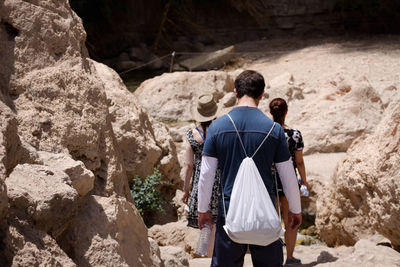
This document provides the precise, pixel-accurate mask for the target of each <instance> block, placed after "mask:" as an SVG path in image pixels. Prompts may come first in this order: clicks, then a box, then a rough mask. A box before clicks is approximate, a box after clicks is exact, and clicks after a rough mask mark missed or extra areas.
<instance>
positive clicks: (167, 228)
mask: <svg viewBox="0 0 400 267" xmlns="http://www.w3.org/2000/svg"><path fill="white" fill-rule="evenodd" d="M199 235H200V231H199V230H198V229H194V228H191V227H188V226H187V221H185V220H180V221H177V222H172V223H167V224H163V225H154V226H152V227H151V228H150V229H149V236H150V237H151V238H153V239H154V240H156V241H157V244H158V245H159V246H178V247H180V248H182V249H183V250H184V251H185V252H186V253H188V254H189V255H191V256H193V255H194V251H195V249H196V245H197V240H198V238H199Z"/></svg>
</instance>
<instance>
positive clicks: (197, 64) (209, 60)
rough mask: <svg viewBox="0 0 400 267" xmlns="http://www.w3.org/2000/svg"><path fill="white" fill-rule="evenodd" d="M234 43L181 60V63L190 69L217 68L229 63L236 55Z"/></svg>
mask: <svg viewBox="0 0 400 267" xmlns="http://www.w3.org/2000/svg"><path fill="white" fill-rule="evenodd" d="M234 51H235V47H234V46H233V45H231V46H229V47H226V48H224V49H221V50H217V51H214V52H209V53H204V54H202V55H200V56H197V57H193V58H189V59H186V60H184V61H182V62H179V65H180V66H181V67H183V68H185V69H186V70H188V71H204V70H216V69H219V68H221V67H223V66H224V65H225V64H227V63H228V62H229V61H230V60H231V59H232V58H233V56H234V53H233V52H234Z"/></svg>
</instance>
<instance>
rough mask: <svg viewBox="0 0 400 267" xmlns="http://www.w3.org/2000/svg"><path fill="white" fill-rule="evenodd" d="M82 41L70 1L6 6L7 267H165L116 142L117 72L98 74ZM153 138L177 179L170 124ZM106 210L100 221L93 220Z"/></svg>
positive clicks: (3, 227) (3, 145) (0, 138)
mask: <svg viewBox="0 0 400 267" xmlns="http://www.w3.org/2000/svg"><path fill="white" fill-rule="evenodd" d="M85 38H86V34H85V31H84V29H83V26H82V23H81V20H80V18H78V17H77V16H76V14H75V13H74V12H73V11H72V10H71V8H70V6H69V3H68V1H67V0H60V1H42V0H37V1H36V0H35V1H22V0H8V1H5V0H0V61H1V63H2V64H0V119H1V124H0V237H1V240H2V241H1V244H0V245H1V247H5V248H7V249H6V250H1V251H0V265H2V266H3V262H4V263H6V265H7V264H14V265H41V264H43V265H46V266H50V265H51V266H54V265H61V266H74V265H75V263H76V264H77V265H79V266H87V265H90V264H94V265H112V266H123V265H125V266H128V265H130V266H162V262H161V260H160V259H159V257H158V260H157V257H156V256H154V253H155V252H154V251H153V250H150V244H149V241H148V237H147V230H146V227H145V225H144V224H143V221H142V219H141V217H140V215H139V214H138V213H137V211H136V208H135V207H134V205H133V204H132V197H131V195H130V192H129V187H128V179H127V171H126V170H127V169H128V168H127V167H125V164H126V163H125V162H124V161H123V156H125V155H124V154H123V153H122V152H121V151H122V149H121V148H122V146H123V145H127V146H129V145H130V144H129V141H128V142H126V143H124V144H120V143H119V142H118V139H117V135H116V132H119V131H118V130H119V129H115V127H123V126H122V125H119V124H117V126H116V125H115V124H113V121H112V119H113V114H112V112H114V111H115V109H114V110H112V109H111V107H110V103H111V101H112V100H111V99H110V98H109V97H108V96H109V95H108V93H109V90H112V89H113V88H112V85H113V83H112V82H113V79H115V76H116V74H115V73H112V75H111V76H110V75H109V73H107V71H108V72H112V71H110V70H107V69H105V70H103V72H100V74H99V72H98V70H97V68H96V63H95V62H93V61H91V60H90V59H88V55H87V51H86V48H85V45H84V44H85ZM101 75H108V76H107V77H104V79H101ZM110 77H111V78H110ZM109 78H110V80H107V79H109ZM115 82H116V83H121V82H120V79H119V78H118V80H117V81H115ZM123 89H124V87H123V86H120V87H118V88H116V90H117V91H118V90H123ZM125 90H126V88H125ZM135 107H136V105H135ZM135 107H134V108H133V112H135ZM119 108H123V109H126V110H128V109H129V107H125V106H122V105H121V106H119ZM137 113H138V114H143V116H146V115H145V114H144V113H141V111H140V108H137ZM132 114H133V113H132ZM134 115H135V116H136V117H138V115H136V114H134ZM135 116H134V117H135ZM139 116H140V115H139ZM146 123H147V124H146V127H148V129H152V128H153V127H154V126H153V125H152V123H153V122H152V121H150V120H147V122H146ZM141 126H143V125H139V126H138V127H141ZM143 127H144V126H143ZM156 127H158V128H162V127H161V126H160V125H159V124H157V126H156ZM139 132H140V130H138V133H139ZM139 136H140V134H138V136H136V137H137V138H139ZM149 138H153V140H154V141H153V143H154V144H156V146H158V147H159V152H158V153H159V154H158V157H156V160H155V161H154V162H150V163H149V165H148V166H151V164H153V165H152V166H151V168H153V167H154V166H155V165H156V164H158V163H160V164H161V165H162V167H160V168H161V169H162V168H163V169H164V170H165V172H166V173H168V175H169V174H170V173H174V172H176V173H178V174H179V169H176V159H174V152H173V150H174V146H173V143H172V142H171V141H170V140H172V139H171V137H170V136H169V133H168V131H167V130H166V128H165V127H164V128H162V129H161V130H159V131H157V132H156V133H154V134H153V135H152V136H150V137H149ZM130 141H131V142H135V137H132V138H131V139H130ZM146 145H147V144H145V143H139V147H138V150H140V149H142V148H141V146H146ZM142 151H146V150H144V149H143V150H142ZM145 153H147V152H145ZM149 153H150V152H149ZM144 157H146V155H144ZM174 164H175V165H174ZM127 166H128V167H131V166H129V165H128V164H127ZM178 166H179V165H178ZM148 168H149V169H150V167H148ZM171 176H172V174H171ZM175 179H176V178H175ZM5 185H7V188H6V186H5ZM6 192H7V195H8V199H7V195H6ZM93 195H96V197H94V196H93ZM7 202H8V203H9V209H8V211H7ZM99 209H100V210H104V211H103V212H100V214H102V215H103V216H102V217H100V218H98V217H95V216H92V215H94V214H95V215H96V214H97V213H96V212H99ZM85 215H86V217H85ZM81 219H84V221H85V223H86V225H84V226H82V225H80V224H79V220H81ZM76 225H79V226H80V228H81V229H86V231H85V233H83V232H79V231H77V230H76V229H75V228H74V226H76ZM90 227H93V229H96V230H97V231H98V232H97V234H96V233H95V234H94V233H93V232H92V231H90V230H91V229H87V228H90ZM76 233H79V235H75V234H76ZM100 233H101V234H100ZM91 234H92V235H91ZM83 236H86V237H87V239H85V240H83V239H82V238H83ZM3 237H4V238H3ZM5 237H7V238H5ZM92 237H93V240H92V239H91V238H92ZM68 238H70V239H68ZM73 238H75V239H73ZM65 240H68V241H65ZM69 241H71V243H68V242H69ZM57 244H60V246H58V245H57ZM72 244H74V245H75V244H81V246H80V247H79V251H78V250H77V251H73V250H72V248H71V246H72ZM108 245H109V246H108ZM132 248H135V249H136V250H135V249H134V250H132ZM72 251H73V253H72ZM35 257H37V258H35ZM74 262H75V263H74ZM100 262H101V263H100Z"/></svg>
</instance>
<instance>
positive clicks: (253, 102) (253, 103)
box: [237, 95, 260, 108]
mask: <svg viewBox="0 0 400 267" xmlns="http://www.w3.org/2000/svg"><path fill="white" fill-rule="evenodd" d="M259 102H260V101H259V100H257V99H254V98H252V97H250V96H247V95H244V96H242V97H241V98H239V99H238V103H237V106H238V107H255V108H256V107H257V106H258V103H259Z"/></svg>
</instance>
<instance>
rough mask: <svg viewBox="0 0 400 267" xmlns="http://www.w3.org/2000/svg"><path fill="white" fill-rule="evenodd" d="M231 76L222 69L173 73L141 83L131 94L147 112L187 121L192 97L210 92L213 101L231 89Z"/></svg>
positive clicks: (164, 119)
mask: <svg viewBox="0 0 400 267" xmlns="http://www.w3.org/2000/svg"><path fill="white" fill-rule="evenodd" d="M233 78H234V77H232V76H231V75H230V74H229V73H227V72H223V71H209V72H174V73H164V74H163V75H161V76H158V77H155V78H153V79H150V80H147V81H145V82H143V83H142V84H141V85H140V87H139V88H138V89H136V91H135V93H134V95H135V96H136V97H137V99H138V101H139V103H140V104H141V105H142V106H143V107H144V108H145V109H146V110H147V111H148V113H149V115H150V116H152V117H154V118H156V119H158V120H163V121H190V120H192V115H191V113H190V110H191V107H192V105H193V104H194V100H195V99H196V97H198V96H199V95H201V94H205V93H211V94H213V95H214V98H215V99H216V100H219V99H221V98H222V97H223V96H224V95H225V94H226V93H228V92H232V91H233V87H234V85H233Z"/></svg>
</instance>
